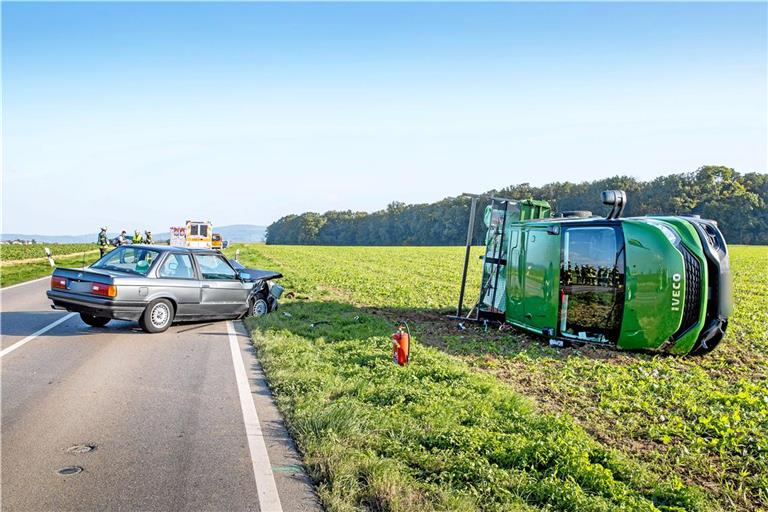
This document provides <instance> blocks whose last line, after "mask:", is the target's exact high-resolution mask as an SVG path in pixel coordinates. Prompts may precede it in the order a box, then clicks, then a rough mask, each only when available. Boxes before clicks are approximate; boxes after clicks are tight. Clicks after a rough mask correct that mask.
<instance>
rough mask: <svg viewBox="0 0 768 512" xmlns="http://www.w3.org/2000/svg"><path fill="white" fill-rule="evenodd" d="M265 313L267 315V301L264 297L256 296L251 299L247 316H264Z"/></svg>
mask: <svg viewBox="0 0 768 512" xmlns="http://www.w3.org/2000/svg"><path fill="white" fill-rule="evenodd" d="M267 313H269V304H267V300H266V299H265V298H264V297H262V296H261V295H257V296H256V297H254V298H252V299H251V304H250V307H249V308H248V316H264V315H266V314H267Z"/></svg>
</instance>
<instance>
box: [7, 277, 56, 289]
mask: <svg viewBox="0 0 768 512" xmlns="http://www.w3.org/2000/svg"><path fill="white" fill-rule="evenodd" d="M50 278H51V276H44V277H41V278H39V279H33V280H31V281H24V282H23V283H19V284H12V285H11V286H3V287H2V288H0V292H4V291H5V290H10V289H12V288H18V287H19V286H24V285H25V284H32V283H37V282H38V281H42V280H43V279H50Z"/></svg>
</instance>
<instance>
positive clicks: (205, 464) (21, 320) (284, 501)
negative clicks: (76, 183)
mask: <svg viewBox="0 0 768 512" xmlns="http://www.w3.org/2000/svg"><path fill="white" fill-rule="evenodd" d="M47 288H48V280H47V279H46V280H42V281H37V282H32V283H28V284H25V285H22V286H17V287H10V288H8V289H4V290H2V291H0V301H1V302H0V306H1V309H2V313H1V315H2V316H1V317H0V334H1V336H0V349H2V352H0V354H2V358H1V359H0V371H1V372H2V373H1V374H0V384H2V390H1V392H0V394H1V396H2V403H0V413H1V416H0V427H1V428H2V430H1V431H0V436H1V440H2V444H1V451H0V458H2V461H1V464H0V469H1V471H2V472H1V473H0V484H1V487H0V500H1V501H0V506H1V507H2V510H7V511H48V510H51V511H53V510H56V511H60V510H147V511H149V510H196V511H202V510H211V511H230V510H231V511H238V510H254V511H259V510H261V511H265V512H267V511H273V510H283V511H286V512H288V511H302V510H317V509H319V505H318V502H317V499H316V496H315V494H314V490H313V488H312V485H311V483H310V481H309V479H308V478H307V476H306V475H305V473H304V472H303V470H302V467H301V460H300V458H299V456H298V455H297V452H296V449H295V446H294V445H293V442H292V441H291V439H290V437H289V436H288V434H287V432H286V430H285V427H284V424H283V422H282V419H281V417H280V415H279V413H278V411H277V410H276V408H275V406H274V403H273V402H272V397H271V394H270V392H269V389H268V387H267V385H266V382H265V380H264V377H263V374H262V373H261V369H260V367H259V364H258V361H257V360H256V359H255V357H254V354H253V352H252V350H251V347H250V343H249V339H248V337H247V334H246V331H245V329H244V326H243V325H242V324H241V323H240V322H232V323H229V322H215V323H210V322H209V323H198V324H183V325H174V326H172V327H171V328H170V329H169V330H168V331H167V332H165V333H162V334H153V335H149V334H145V333H143V332H142V331H141V330H140V329H139V327H138V325H136V324H134V323H130V322H119V321H112V322H110V323H109V324H108V325H107V326H106V327H103V328H92V327H88V326H87V325H85V324H84V323H83V322H82V321H81V320H80V318H79V316H77V315H71V316H68V314H67V313H66V312H60V311H52V310H51V309H50V306H49V301H48V299H47V298H46V297H45V290H46V289H47ZM57 321H60V323H58V324H57V325H54V326H53V327H51V328H50V329H48V330H45V331H44V332H40V331H41V330H44V329H45V328H46V327H47V326H50V325H51V324H53V323H55V322H57ZM35 333H39V334H38V335H37V336H35V337H30V336H31V335H34V334H35ZM22 342H23V343H22ZM238 358H239V360H240V362H241V363H242V364H238ZM238 366H239V367H240V372H241V378H240V380H239V381H238V374H237V371H238ZM82 445H87V446H92V447H94V448H93V449H92V450H91V451H88V452H85V453H81V448H82ZM71 466H77V467H80V468H82V471H81V472H79V473H77V474H70V475H61V474H59V473H58V471H59V470H60V469H62V468H66V467H71Z"/></svg>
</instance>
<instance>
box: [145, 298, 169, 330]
mask: <svg viewBox="0 0 768 512" xmlns="http://www.w3.org/2000/svg"><path fill="white" fill-rule="evenodd" d="M149 318H150V320H151V321H152V325H153V326H155V327H164V326H165V324H167V323H168V319H170V318H171V310H170V308H168V306H167V305H166V304H163V303H160V304H156V305H155V307H153V308H152V312H151V313H150V315H149Z"/></svg>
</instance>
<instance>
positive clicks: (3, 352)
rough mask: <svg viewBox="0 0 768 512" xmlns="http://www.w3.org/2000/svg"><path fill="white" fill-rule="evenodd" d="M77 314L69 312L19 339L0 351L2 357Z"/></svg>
mask: <svg viewBox="0 0 768 512" xmlns="http://www.w3.org/2000/svg"><path fill="white" fill-rule="evenodd" d="M75 315H76V313H68V314H66V315H64V316H63V317H61V318H59V319H58V320H56V321H55V322H53V323H50V324H48V325H46V326H45V327H43V328H42V329H40V330H39V331H36V332H34V333H32V334H30V335H29V336H27V337H26V338H24V339H23V340H21V341H17V342H16V343H14V344H13V345H11V346H10V347H6V348H4V349H3V350H2V351H0V358H2V357H4V356H6V355H8V354H10V353H11V352H13V351H14V350H16V349H17V348H19V347H21V346H22V345H25V344H27V343H29V342H30V341H32V340H33V339H35V338H37V337H38V336H40V335H41V334H44V333H46V332H48V331H50V330H51V329H53V328H54V327H56V326H57V325H59V324H63V323H64V322H66V321H67V320H69V319H70V318H72V317H73V316H75Z"/></svg>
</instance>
